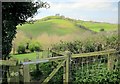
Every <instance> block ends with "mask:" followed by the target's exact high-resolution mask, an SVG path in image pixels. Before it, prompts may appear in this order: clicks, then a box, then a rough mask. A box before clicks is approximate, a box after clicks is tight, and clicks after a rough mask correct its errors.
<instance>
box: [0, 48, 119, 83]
mask: <svg viewBox="0 0 120 84" xmlns="http://www.w3.org/2000/svg"><path fill="white" fill-rule="evenodd" d="M117 53H118V51H116V50H114V49H110V50H105V51H98V52H90V53H81V54H71V53H70V52H69V51H66V52H59V54H61V55H62V56H56V57H49V58H43V59H37V60H36V61H31V60H29V59H25V60H24V62H22V63H21V62H20V63H18V61H17V60H0V65H4V66H10V69H11V71H8V72H9V73H8V79H7V80H8V82H9V83H11V82H16V83H17V84H19V83H20V84H21V82H23V83H26V82H31V76H30V67H29V66H30V65H31V64H35V65H36V67H38V66H37V65H38V64H40V63H46V62H53V61H54V62H56V63H57V64H58V65H57V66H56V68H54V69H53V71H52V72H51V73H50V74H49V76H48V77H47V78H45V79H44V80H43V81H42V83H48V82H49V81H50V79H51V78H52V77H53V76H54V75H55V74H56V73H57V72H58V70H59V69H60V68H61V67H63V83H65V84H67V83H69V82H71V80H73V78H74V77H73V76H74V74H75V72H74V71H73V69H79V70H80V71H79V72H81V74H82V72H84V70H86V72H89V71H90V70H89V69H90V68H92V69H94V70H95V68H96V69H99V70H100V68H101V66H102V65H100V64H105V66H104V68H105V69H108V70H109V71H111V70H113V69H115V66H117V63H118V61H119V54H117ZM58 60H59V62H58ZM78 67H79V68H78ZM36 69H37V68H36ZM87 74H88V73H87Z"/></svg>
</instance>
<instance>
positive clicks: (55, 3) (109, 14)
mask: <svg viewBox="0 0 120 84" xmlns="http://www.w3.org/2000/svg"><path fill="white" fill-rule="evenodd" d="M42 1H47V2H48V3H49V4H50V6H51V7H50V8H49V9H45V8H42V9H39V10H38V14H37V15H36V16H35V17H34V19H40V18H43V17H46V16H51V15H55V14H60V15H64V16H66V17H70V18H74V19H80V20H91V21H99V22H109V23H118V1H119V0H89V1H88V0H42Z"/></svg>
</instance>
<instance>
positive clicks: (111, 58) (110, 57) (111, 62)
mask: <svg viewBox="0 0 120 84" xmlns="http://www.w3.org/2000/svg"><path fill="white" fill-rule="evenodd" d="M114 58H115V57H114V55H110V54H108V70H110V71H111V70H113V68H114Z"/></svg>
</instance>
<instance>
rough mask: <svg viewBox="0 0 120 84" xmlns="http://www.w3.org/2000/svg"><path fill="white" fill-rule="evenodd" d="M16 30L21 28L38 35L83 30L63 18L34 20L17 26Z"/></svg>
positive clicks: (28, 33)
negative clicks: (31, 22) (32, 22)
mask: <svg viewBox="0 0 120 84" xmlns="http://www.w3.org/2000/svg"><path fill="white" fill-rule="evenodd" d="M17 28H18V31H19V30H21V31H23V32H24V33H25V34H27V35H30V34H31V35H32V36H35V37H36V36H38V35H41V34H43V33H47V34H48V35H66V34H72V33H81V32H83V31H85V30H84V29H81V28H79V27H77V26H75V24H74V23H73V22H70V21H68V20H63V19H50V20H46V21H42V20H39V21H36V22H35V23H34V24H24V25H23V26H18V27H17Z"/></svg>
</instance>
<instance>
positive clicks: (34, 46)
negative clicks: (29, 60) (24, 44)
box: [29, 42, 41, 52]
mask: <svg viewBox="0 0 120 84" xmlns="http://www.w3.org/2000/svg"><path fill="white" fill-rule="evenodd" d="M29 50H30V51H31V52H34V51H41V46H40V44H39V43H38V42H31V43H30V45H29Z"/></svg>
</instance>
